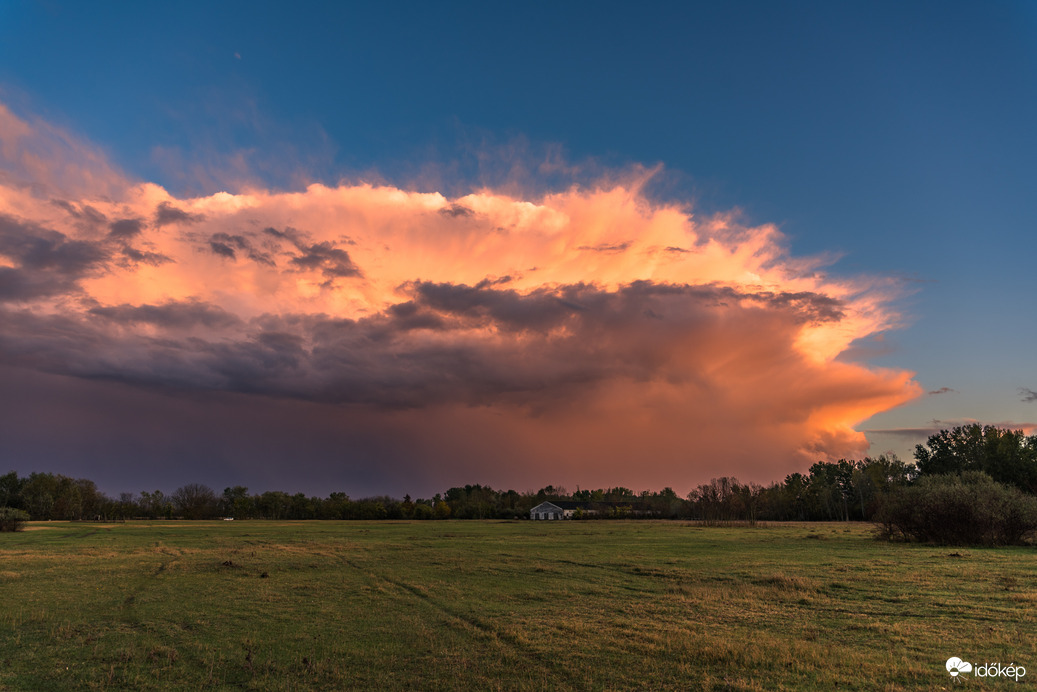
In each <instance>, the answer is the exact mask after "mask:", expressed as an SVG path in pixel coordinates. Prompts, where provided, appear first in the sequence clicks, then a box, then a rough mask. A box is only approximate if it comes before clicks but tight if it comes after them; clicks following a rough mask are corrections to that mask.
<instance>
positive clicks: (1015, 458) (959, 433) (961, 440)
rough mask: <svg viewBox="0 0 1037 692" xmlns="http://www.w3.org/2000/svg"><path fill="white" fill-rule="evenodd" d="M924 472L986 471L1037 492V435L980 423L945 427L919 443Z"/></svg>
mask: <svg viewBox="0 0 1037 692" xmlns="http://www.w3.org/2000/svg"><path fill="white" fill-rule="evenodd" d="M915 460H916V462H917V465H918V470H919V473H920V474H922V475H934V474H946V473H963V472H965V471H982V472H983V473H986V474H987V475H989V476H990V477H991V478H993V479H994V480H995V481H997V482H999V483H1005V484H1007V485H1012V486H1015V487H1016V488H1019V489H1020V490H1023V491H1025V492H1028V493H1031V494H1037V435H1031V436H1029V437H1027V436H1026V435H1024V434H1023V432H1022V431H1021V430H1014V431H1013V430H1007V429H1003V428H998V427H995V426H992V425H986V426H982V425H980V424H978V423H973V424H971V425H960V426H958V427H956V428H954V429H952V430H941V431H940V432H939V433H937V434H935V435H932V436H930V437H929V440H928V441H927V442H926V444H925V445H918V446H916V447H915Z"/></svg>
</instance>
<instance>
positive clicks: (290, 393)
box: [0, 281, 841, 408]
mask: <svg viewBox="0 0 1037 692" xmlns="http://www.w3.org/2000/svg"><path fill="white" fill-rule="evenodd" d="M402 289H403V290H404V291H406V292H407V293H408V295H409V300H407V301H404V302H402V303H399V304H396V305H393V306H391V307H390V308H388V309H387V310H385V311H384V312H383V313H381V314H378V315H375V316H372V317H367V318H363V319H356V320H353V319H335V318H332V317H329V316H326V315H264V316H262V317H259V318H256V319H253V320H250V321H248V322H245V321H243V320H241V319H240V318H238V317H237V316H235V315H233V314H231V313H228V312H227V311H225V310H224V309H222V308H220V307H218V306H215V305H212V304H208V303H204V302H201V301H182V302H174V303H167V304H163V305H137V306H134V305H117V306H95V307H92V308H91V309H90V310H89V311H88V313H87V314H86V316H85V317H80V316H77V315H73V314H65V315H46V314H37V313H35V312H33V311H28V310H6V311H3V313H2V315H0V316H2V318H3V319H4V324H5V328H4V330H3V331H2V332H0V362H3V363H7V364H12V365H18V366H21V367H29V368H33V369H37V370H40V371H44V372H50V373H58V374H64V375H73V376H76V377H83V378H95V379H109V380H116V381H121V382H127V383H131V384H134V385H136V386H141V387H158V388H172V389H179V390H203V391H213V390H216V391H231V392H246V393H255V394H263V395H269V396H276V397H290V398H297V399H302V400H309V401H321V402H337V403H362V404H371V405H376V406H387V407H404V408H410V407H422V406H428V405H436V404H440V403H449V402H456V403H468V404H484V403H491V402H495V401H501V400H510V401H514V402H516V403H530V402H532V403H536V402H538V401H540V400H543V401H549V400H551V401H557V400H561V399H564V398H565V397H566V396H568V395H570V394H573V393H576V392H578V391H584V390H586V388H587V387H588V386H593V385H594V384H595V383H599V382H602V381H605V380H609V379H614V378H631V379H635V380H641V381H647V380H651V379H653V378H657V377H675V376H682V377H683V376H687V375H688V374H687V373H676V372H673V368H674V366H673V364H672V358H673V352H674V349H673V346H674V345H677V344H679V345H681V347H682V348H684V349H685V350H687V349H694V348H698V347H699V345H700V343H699V342H701V341H702V340H703V339H705V338H714V339H715V338H717V333H718V330H719V331H721V332H722V331H723V330H724V329H726V328H727V325H729V324H730V323H731V322H732V320H737V321H740V322H741V323H742V324H743V325H745V328H746V329H747V330H748V331H750V332H753V333H758V334H759V338H760V339H773V340H774V348H773V349H772V350H773V356H772V357H774V358H776V359H780V358H785V357H790V354H791V352H792V347H791V341H792V339H791V336H790V334H792V332H793V331H794V330H795V328H796V327H797V325H800V324H802V323H804V322H815V321H818V320H836V319H838V318H839V316H840V315H841V311H840V309H839V308H840V305H839V303H838V301H833V300H832V299H831V298H828V297H826V296H821V295H816V294H809V293H795V294H792V293H777V294H762V295H760V294H750V295H743V294H739V293H738V292H737V291H735V290H734V289H731V288H726V287H717V286H688V285H669V284H653V283H650V282H643V281H642V282H635V283H633V284H630V285H627V286H624V287H621V288H619V289H618V290H615V291H606V290H603V289H600V288H597V287H594V286H589V285H584V284H575V285H570V286H563V287H560V288H557V289H539V290H536V291H533V292H531V293H529V294H520V293H518V292H517V291H514V290H510V289H504V288H496V287H494V285H492V284H491V285H486V284H479V285H478V286H467V285H457V284H443V283H428V282H415V283H412V284H407V285H405V286H404V287H402ZM113 324H120V325H124V326H128V327H133V325H138V324H147V325H151V326H154V327H157V328H158V332H157V333H155V332H149V333H141V332H140V331H135V330H134V329H112V328H111V327H112V325H113ZM195 327H202V328H204V329H203V331H202V332H201V333H203V334H204V335H205V336H204V337H203V336H200V335H199V334H198V333H195V332H192V331H191V330H192V329H193V328H195ZM473 333H475V334H480V335H481V337H479V338H474V339H473V338H470V337H471V335H472V334H473ZM494 333H497V334H500V335H502V337H503V338H499V339H494V338H491V337H487V336H486V335H487V334H491V335H492V334H494ZM710 334H712V336H711V337H710ZM782 334H784V336H782ZM433 335H438V337H437V338H430V336H433Z"/></svg>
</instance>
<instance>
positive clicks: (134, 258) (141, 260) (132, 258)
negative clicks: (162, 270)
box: [119, 245, 175, 267]
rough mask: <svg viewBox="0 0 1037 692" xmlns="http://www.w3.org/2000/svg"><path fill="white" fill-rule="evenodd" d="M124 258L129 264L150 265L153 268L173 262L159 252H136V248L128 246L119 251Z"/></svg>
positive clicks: (170, 258)
mask: <svg viewBox="0 0 1037 692" xmlns="http://www.w3.org/2000/svg"><path fill="white" fill-rule="evenodd" d="M119 252H120V253H121V254H122V256H123V257H124V258H126V259H127V260H128V261H129V263H130V264H150V265H151V266H153V267H158V266H161V265H163V264H166V263H167V262H173V261H175V260H173V258H172V257H168V256H166V255H163V254H162V253H160V252H149V251H147V250H138V249H137V248H134V247H130V246H129V245H123V246H122V249H121V250H120V251H119Z"/></svg>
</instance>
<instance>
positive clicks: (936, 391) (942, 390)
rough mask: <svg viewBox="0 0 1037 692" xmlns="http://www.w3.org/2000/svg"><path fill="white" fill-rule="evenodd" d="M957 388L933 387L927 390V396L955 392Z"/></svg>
mask: <svg viewBox="0 0 1037 692" xmlns="http://www.w3.org/2000/svg"><path fill="white" fill-rule="evenodd" d="M957 393H958V390H957V389H951V388H950V387H940V388H939V389H933V390H931V391H930V392H928V394H929V396H936V395H938V394H957Z"/></svg>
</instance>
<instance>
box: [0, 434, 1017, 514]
mask: <svg viewBox="0 0 1037 692" xmlns="http://www.w3.org/2000/svg"><path fill="white" fill-rule="evenodd" d="M914 457H915V461H914V463H905V462H903V461H901V460H900V459H898V458H897V457H896V455H893V454H887V455H880V456H878V457H876V458H870V457H866V458H864V459H861V460H846V459H841V460H839V461H835V462H824V461H819V462H817V463H816V464H814V465H813V466H811V467H810V469H809V470H808V471H807V472H806V473H792V474H789V475H787V476H786V477H785V479H784V480H783V481H780V482H773V483H771V484H770V485H768V486H763V485H760V484H756V483H741V482H739V481H738V480H737V479H736V478H733V477H722V478H715V479H713V480H711V481H710V482H709V483H704V484H701V485H699V486H698V487H696V488H694V489H693V490H692V491H691V492H690V493H688V494H687V495H685V496H680V495H678V494H677V493H676V492H675V491H674V490H673V489H672V488H668V487H667V488H663V489H662V490H659V491H647V490H646V491H642V492H634V491H633V490H631V489H629V488H624V487H615V488H605V489H597V490H580V489H577V490H575V491H572V492H569V491H567V490H566V489H564V488H560V487H554V486H550V485H549V486H546V487H544V488H541V489H540V490H538V491H536V492H532V491H527V492H517V491H515V490H495V489H493V488H491V487H489V486H484V485H465V486H458V487H453V488H450V489H449V490H447V491H446V492H445V493H441V494H436V495H435V496H434V497H432V498H419V499H412V498H411V497H410V495H406V496H404V498H403V499H402V500H400V499H397V498H392V497H388V496H378V497H366V498H360V499H352V498H350V497H349V496H348V495H346V494H345V493H341V492H335V493H331V494H330V495H328V496H327V497H316V496H307V495H306V494H304V493H295V494H288V493H285V492H281V491H268V492H264V493H251V492H249V490H248V488H246V487H244V486H234V487H229V488H225V489H224V490H223V492H222V493H217V492H215V491H214V490H212V489H211V488H209V487H207V486H205V485H201V484H197V483H190V484H187V485H184V486H182V487H180V488H178V489H176V490H175V491H174V492H173V493H171V494H168V495H167V494H165V493H164V492H163V491H161V490H154V491H143V492H140V493H139V494H136V493H122V494H120V495H119V496H118V497H109V496H107V495H105V494H104V493H102V492H101V491H99V490H98V488H97V485H96V484H95V483H94V482H93V481H91V480H88V479H83V478H78V479H77V478H70V477H68V476H64V475H60V474H52V473H41V472H34V473H30V474H29V475H28V476H27V477H20V476H18V474H17V473H15V472H13V471H12V472H10V473H8V474H6V475H3V476H0V507H7V508H12V509H17V510H22V511H24V512H26V513H27V514H28V515H29V516H30V517H31V518H32V519H35V520H41V519H54V520H86V519H90V520H93V519H103V520H120V519H132V518H145V519H173V518H180V519H213V518H217V517H228V518H234V519H274V520H288V519H429V520H432V519H449V518H454V519H519V518H527V517H528V516H529V511H530V510H531V509H532V508H533V507H535V506H536V505H538V504H540V503H541V502H544V501H545V500H554V501H575V502H580V503H584V504H583V506H585V507H587V508H588V509H593V510H594V511H593V512H589V511H588V512H587V513H585V515H584V516H586V517H588V518H589V517H595V518H609V517H630V518H665V519H693V520H699V521H703V522H706V523H720V522H729V521H745V522H748V523H750V524H753V523H755V522H757V521H766V520H769V521H790V520H796V521H813V520H821V521H833V520H841V521H850V520H861V521H878V522H880V523H882V522H885V523H887V525H888V520H889V516H888V514H889V507H891V506H893V505H895V504H896V503H894V502H891V498H894V497H900V496H901V495H902V494H903V493H904V492H905V489H907V488H910V487H913V486H918V485H919V484H920V482H921V481H922V480H923V479H926V478H929V479H932V478H934V477H942V476H947V475H951V476H957V477H963V474H965V476H964V477H968V478H972V479H974V480H975V479H978V478H980V477H982V478H984V479H987V480H989V481H990V482H993V483H995V484H996V485H998V486H999V487H1000V486H1006V487H1009V488H1013V489H1015V492H1018V493H1022V494H1025V495H1029V496H1033V495H1035V494H1037V435H1031V436H1026V435H1024V434H1023V433H1022V432H1021V431H1011V430H1004V429H1001V428H997V427H994V426H980V425H978V424H975V425H967V426H959V427H956V428H954V429H952V430H944V431H941V432H939V433H938V434H935V435H932V436H931V437H929V439H928V442H927V443H926V444H925V445H918V446H917V447H916V449H915V454H914ZM976 482H978V481H976ZM984 482H985V481H984ZM1035 502H1037V501H1035ZM898 506H901V507H903V506H904V503H903V502H901V503H900V505H898ZM883 512H885V514H883Z"/></svg>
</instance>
